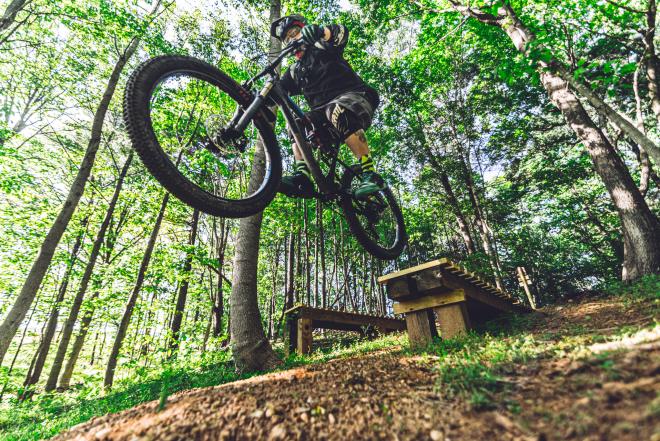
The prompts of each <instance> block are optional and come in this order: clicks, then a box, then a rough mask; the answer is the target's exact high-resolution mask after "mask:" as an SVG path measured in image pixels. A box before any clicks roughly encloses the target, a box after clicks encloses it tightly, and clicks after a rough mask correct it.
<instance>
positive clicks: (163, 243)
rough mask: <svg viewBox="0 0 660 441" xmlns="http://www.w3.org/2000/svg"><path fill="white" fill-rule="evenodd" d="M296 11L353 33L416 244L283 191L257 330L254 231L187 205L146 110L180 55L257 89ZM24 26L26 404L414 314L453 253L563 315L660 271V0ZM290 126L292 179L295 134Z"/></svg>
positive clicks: (261, 257)
mask: <svg viewBox="0 0 660 441" xmlns="http://www.w3.org/2000/svg"><path fill="white" fill-rule="evenodd" d="M3 11H4V12H3ZM274 11H276V13H277V15H276V16H279V15H285V14H292V13H296V14H302V15H304V16H305V17H306V18H307V20H308V21H309V22H311V23H320V24H331V23H341V24H343V25H345V26H346V28H347V29H348V30H349V32H350V34H349V35H350V36H349V42H348V45H347V47H346V50H345V57H346V59H347V60H348V61H349V63H350V64H351V66H352V67H353V68H354V69H355V70H356V71H357V72H358V73H359V75H360V76H361V77H362V78H363V79H364V80H365V81H366V82H367V83H368V84H370V85H371V86H373V87H374V88H376V89H377V91H378V93H379V94H380V98H381V105H380V107H379V108H378V110H377V112H376V116H375V119H374V123H373V126H372V127H371V128H370V129H369V130H368V131H367V138H368V140H369V145H370V146H371V149H372V157H373V158H374V160H375V162H376V169H377V171H378V172H379V173H380V174H381V175H382V176H383V177H384V178H385V179H386V180H387V182H388V183H389V185H390V186H391V188H392V189H393V191H394V193H395V194H396V196H397V198H398V199H399V201H400V203H401V205H402V209H403V213H404V218H405V221H406V227H407V230H408V234H409V244H408V246H407V247H406V249H405V251H404V252H403V254H402V255H401V256H400V257H399V258H398V259H397V260H395V261H380V260H378V259H375V258H374V257H372V256H371V255H369V254H368V253H367V252H365V251H364V250H363V249H362V248H361V247H360V246H359V245H358V244H357V242H356V241H355V240H354V239H353V238H352V237H351V236H350V234H349V233H348V227H347V225H346V222H345V220H344V218H343V217H342V215H341V213H340V212H339V210H338V209H337V207H336V206H333V205H329V204H321V203H319V202H318V201H316V200H313V199H309V200H307V199H305V200H301V199H292V198H287V197H285V196H283V195H278V196H277V197H276V198H275V199H274V201H273V202H272V203H271V204H270V205H269V206H268V207H267V208H266V210H265V211H264V212H263V218H262V219H259V225H258V228H257V234H256V235H254V237H253V238H252V239H253V240H252V242H249V243H251V244H252V245H251V246H252V247H253V248H254V250H258V253H257V252H256V251H255V252H254V253H253V259H254V264H255V266H256V271H254V274H252V275H251V276H250V277H252V278H253V279H254V280H253V282H254V290H253V291H254V292H253V294H251V295H254V299H255V302H256V303H255V304H256V305H257V306H258V311H252V312H253V313H254V314H256V315H253V316H250V319H249V320H248V319H246V318H245V317H244V316H242V315H240V314H239V316H238V317H236V316H234V315H232V305H234V304H235V303H234V302H235V300H233V299H232V300H230V298H231V297H232V295H234V294H232V289H233V287H234V285H235V284H237V283H243V281H244V280H247V279H245V278H244V277H237V276H236V273H235V270H236V268H237V263H236V262H238V261H239V260H240V259H239V260H237V259H236V256H237V252H238V249H239V248H240V247H239V246H237V244H238V242H239V239H238V238H239V236H240V230H241V228H243V227H241V225H242V224H241V222H242V221H241V220H232V219H225V218H219V217H213V216H210V215H206V214H204V213H200V212H199V211H197V210H193V209H192V208H190V207H188V206H186V205H185V204H183V203H182V202H180V201H179V200H178V199H176V198H174V197H170V196H169V195H168V193H167V192H166V191H164V190H163V188H162V187H161V186H160V185H159V184H158V182H157V181H156V180H155V179H154V178H153V177H152V176H151V175H150V174H149V173H148V172H147V170H146V169H145V167H144V165H143V164H142V163H141V161H140V160H138V158H137V157H136V156H135V155H134V153H133V148H132V146H131V143H130V141H129V138H128V136H127V133H126V130H125V124H124V121H123V117H122V100H123V92H124V89H125V86H126V81H127V78H128V77H129V75H130V74H131V72H132V71H134V70H135V69H136V67H137V66H138V65H139V64H140V63H142V62H144V61H145V60H147V59H149V58H151V57H154V56H158V55H163V54H181V55H189V56H193V57H196V58H199V59H201V60H204V61H206V62H208V63H210V64H212V65H213V66H215V67H217V68H219V69H220V70H222V71H224V72H226V73H227V74H228V75H230V76H231V77H232V78H234V79H236V80H237V81H238V82H242V81H244V80H246V79H247V78H249V77H250V76H251V75H254V74H255V73H257V72H258V71H259V70H260V68H263V66H265V64H266V61H267V57H268V54H269V52H271V51H272V50H273V46H272V44H273V43H272V41H271V40H270V39H269V32H268V30H269V27H270V21H271V19H272V18H273V12H274ZM0 13H3V16H2V19H1V20H0V237H2V240H0V318H1V319H2V321H3V322H2V324H1V325H0V362H2V365H1V368H0V388H1V390H2V392H0V397H1V396H4V397H5V400H6V399H7V397H9V396H13V397H22V398H23V399H25V398H26V397H27V396H29V395H30V394H32V393H34V391H42V390H44V389H45V390H47V391H52V390H55V389H57V390H63V389H66V388H68V387H70V386H71V385H75V384H80V383H88V384H95V385H96V386H101V385H105V386H106V387H110V386H112V385H113V382H115V381H124V380H126V379H129V378H131V377H132V376H134V375H137V373H145V372H149V371H150V370H153V369H157V368H159V366H161V365H162V363H163V360H172V359H176V358H177V357H178V359H179V360H187V361H189V360H198V359H202V358H204V357H212V356H213V355H212V354H214V353H218V351H221V350H224V349H225V348H226V347H227V346H228V345H230V346H231V345H232V344H238V345H239V346H240V344H241V338H243V337H240V336H238V337H237V336H236V335H232V334H233V333H232V332H230V330H232V329H235V328H232V320H234V321H235V322H234V326H237V323H238V322H241V323H244V322H245V323H248V324H249V326H250V327H253V328H254V327H255V326H256V327H257V328H259V333H261V334H263V336H264V337H265V339H266V340H267V341H274V340H277V339H280V340H281V339H282V333H283V311H284V310H285V309H287V308H289V307H291V306H293V305H294V304H299V303H304V304H308V305H314V306H319V307H324V308H336V309H343V310H351V311H354V312H364V313H370V314H378V315H386V314H390V313H391V301H389V300H388V299H387V298H386V296H385V293H384V291H383V288H382V287H380V286H379V285H378V284H377V281H376V279H377V277H378V276H380V275H382V274H385V273H387V272H390V271H393V270H395V269H402V268H406V267H408V266H411V265H416V264H419V263H423V262H426V261H429V260H432V259H436V258H441V257H448V258H450V259H452V260H453V261H456V262H460V263H461V264H462V265H464V266H465V267H467V268H468V269H470V270H471V271H474V272H476V273H479V274H481V275H483V277H485V278H487V279H488V280H489V281H490V282H492V283H493V284H494V285H497V286H498V287H501V288H502V289H504V290H507V291H508V292H510V293H511V294H512V295H513V296H515V297H516V298H518V299H519V300H520V301H524V302H527V300H526V297H525V294H524V292H523V291H522V290H521V288H520V286H519V280H518V277H517V268H519V267H523V268H524V269H525V270H526V272H527V274H528V275H529V279H530V287H531V290H532V292H533V293H534V295H535V296H536V301H537V302H538V303H539V304H550V303H553V302H556V301H558V300H559V299H562V298H566V297H570V296H573V295H575V294H576V293H578V292H583V291H588V290H595V289H598V287H599V286H602V285H603V284H605V283H607V282H609V281H612V280H617V279H618V280H621V279H622V280H624V281H635V280H638V279H641V278H643V277H645V276H648V275H651V274H654V273H658V271H659V268H660V246H659V245H660V224H659V222H658V213H660V202H659V201H660V199H659V195H660V178H659V177H658V176H659V175H658V165H659V164H660V162H659V161H660V149H659V147H658V137H659V135H660V134H659V132H658V121H660V96H659V95H658V94H659V93H660V92H659V88H658V86H659V84H658V83H659V80H660V77H659V75H658V69H659V68H660V65H659V63H658V57H657V53H656V44H657V36H656V32H655V20H656V18H655V16H656V4H655V0H631V1H628V2H624V1H621V2H619V1H615V0H598V1H596V0H591V1H584V0H568V1H566V0H563V1H556V0H542V1H528V0H515V1H504V2H499V1H495V2H491V1H481V0H480V1H476V2H475V1H472V2H467V1H458V0H409V1H387V0H378V1H372V0H342V1H335V0H322V1H321V0H319V1H316V0H296V1H288V0H287V1H282V2H280V1H279V0H272V1H262V0H250V1H248V2H238V1H233V0H203V1H195V2H193V1H187V0H170V1H161V0H152V1H137V0H127V1H125V0H76V1H71V0H65V1H61V2H52V1H47V0H23V1H21V0H13V1H5V2H4V3H3V6H2V10H0ZM288 63H290V60H288V61H286V64H288ZM286 64H285V65H286ZM299 104H300V105H302V106H304V103H303V102H302V101H300V102H299ZM275 131H276V134H277V137H278V141H279V142H280V145H281V147H282V151H283V157H284V168H285V173H286V172H287V171H289V172H290V171H291V169H292V166H293V157H292V155H291V141H290V139H289V138H288V136H287V130H286V127H285V125H284V121H283V119H282V117H281V116H279V117H278V120H277V123H276V127H275ZM341 155H342V157H343V158H344V159H346V160H347V161H349V162H350V161H352V157H351V156H350V154H349V152H348V151H347V149H345V148H344V151H342V153H341ZM255 243H256V245H255ZM257 257H258V261H257V260H256V259H257ZM239 306H240V305H239ZM237 307H238V306H237ZM255 317H256V319H255ZM255 322H256V323H255ZM261 334H259V335H261ZM236 338H238V341H237V340H235V339H236ZM260 338H261V337H260ZM268 348H270V344H268ZM234 353H235V355H236V354H240V353H241V350H240V348H238V349H237V348H236V347H234ZM252 357H254V354H252ZM264 357H265V356H264ZM248 358H250V357H248ZM257 358H259V357H257ZM244 363H245V364H246V365H247V366H248V367H259V366H261V367H263V366H266V365H267V364H268V363H269V360H268V359H267V357H265V358H263V359H258V360H254V359H252V360H249V359H246V360H244ZM255 363H256V364H255ZM239 364H240V363H239Z"/></svg>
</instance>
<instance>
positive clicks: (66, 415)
mask: <svg viewBox="0 0 660 441" xmlns="http://www.w3.org/2000/svg"><path fill="white" fill-rule="evenodd" d="M600 291H601V292H603V293H605V295H608V296H615V297H620V298H621V299H622V300H623V301H624V303H627V304H637V303H640V302H645V308H646V307H647V306H646V305H650V308H651V309H652V311H650V312H653V313H656V314H657V311H658V308H659V303H660V277H657V276H653V277H645V278H643V279H642V280H641V281H640V282H638V283H636V284H633V285H626V284H621V283H610V284H607V285H606V286H604V287H601V289H600ZM542 321H543V316H542V315H540V314H533V315H531V314H530V315H524V316H506V317H503V318H500V319H498V320H497V321H492V322H490V323H488V324H486V325H485V326H482V327H481V328H479V329H476V330H473V331H471V332H470V333H468V334H467V335H464V336H461V337H457V338H453V339H447V340H440V339H438V340H436V341H434V342H432V343H431V344H430V345H429V346H427V347H425V348H422V349H420V350H411V349H410V348H409V347H408V342H407V337H406V336H405V334H392V335H387V336H383V337H381V338H378V339H374V340H359V341H357V342H354V343H352V344H350V345H348V346H347V345H345V344H343V345H342V344H335V345H333V346H331V347H329V348H326V349H323V350H317V351H316V352H314V353H312V354H310V355H304V356H298V355H290V356H288V357H287V356H285V355H284V350H283V348H282V346H281V345H280V346H278V347H276V348H275V349H276V350H277V351H278V353H279V354H280V356H281V357H282V359H283V360H284V362H283V364H282V367H281V369H287V368H292V367H299V366H304V365H308V364H316V363H324V362H326V361H329V360H331V359H336V358H345V357H351V356H359V355H361V354H365V353H369V352H374V351H379V350H388V351H390V352H395V353H396V352H398V353H401V354H403V355H413V356H415V357H416V358H418V359H419V360H420V362H422V363H427V364H429V365H431V366H432V367H433V369H434V371H435V372H436V373H437V375H438V378H439V380H438V384H437V390H438V392H439V393H441V394H442V395H443V396H445V397H448V398H452V397H453V398H461V399H465V400H466V401H467V402H469V403H470V404H471V405H472V407H473V408H475V409H490V408H494V407H496V402H497V406H503V405H504V406H506V407H507V408H508V409H509V410H511V411H513V412H515V411H516V408H517V406H518V404H517V403H514V402H507V401H506V398H504V399H503V398H502V395H506V394H499V395H498V398H497V401H496V399H495V394H497V393H498V392H502V391H505V390H506V389H507V387H509V384H510V382H509V381H508V380H507V376H509V375H510V374H511V373H512V372H513V369H514V368H515V366H516V365H520V364H524V363H527V362H528V361H530V360H533V359H538V358H541V357H564V356H570V355H571V354H573V356H577V355H575V354H581V355H579V356H587V355H584V354H586V353H588V351H586V352H585V348H587V347H588V345H590V344H593V343H596V342H599V341H602V340H603V338H604V337H603V336H601V335H597V334H593V333H588V332H584V333H578V332H569V331H570V329H569V328H567V329H565V330H563V331H562V332H561V333H554V334H552V335H546V334H544V333H543V332H540V333H538V332H537V333H535V332H533V330H534V329H535V328H538V326H537V325H538V324H539V323H540V322H542ZM637 330H639V327H635V328H628V327H624V328H622V329H621V330H620V331H619V332H618V333H615V335H614V336H613V337H612V336H611V337H608V339H611V338H625V335H626V334H630V333H633V332H635V331H637ZM537 331H538V329H537ZM605 356H606V355H605ZM602 363H603V368H604V369H606V368H607V367H608V365H607V359H606V358H604V359H603V361H602ZM256 374H258V373H257V372H254V373H248V374H243V375H238V374H237V373H236V372H235V370H234V365H233V362H232V361H231V354H230V353H229V351H225V352H217V353H215V354H209V355H208V356H207V357H206V358H204V359H202V360H196V361H194V362H192V361H191V362H185V361H181V362H175V363H173V364H167V365H163V366H162V367H161V368H160V369H157V370H153V371H150V372H148V371H146V370H136V371H135V374H134V375H132V376H131V377H130V378H128V379H124V380H121V381H118V382H117V383H116V384H115V386H114V388H113V389H112V391H111V392H108V393H104V392H103V390H102V389H101V388H100V387H99V386H94V385H98V384H100V381H98V379H95V380H96V381H86V382H85V385H84V386H77V387H74V388H73V389H71V390H70V391H67V392H65V393H57V394H55V393H50V394H47V393H40V394H36V395H35V396H34V398H33V400H32V401H29V402H26V403H17V402H15V401H14V402H11V403H9V404H5V405H4V407H1V408H0V439H3V440H19V439H20V440H33V439H42V438H48V437H51V436H54V435H55V434H57V433H59V432H61V431H62V430H65V429H67V428H69V427H72V426H74V425H76V424H79V423H81V422H84V421H88V420H89V419H91V418H93V417H95V416H99V415H105V414H108V413H115V412H119V411H121V410H124V409H128V408H131V407H134V406H136V405H138V404H141V403H144V402H147V401H152V400H158V401H159V408H160V409H163V408H165V407H166V406H167V400H168V397H169V396H170V395H171V394H173V393H176V392H178V391H182V390H186V389H192V388H199V387H207V386H215V385H219V384H223V383H227V382H231V381H235V380H238V379H241V378H247V377H250V376H253V375H256ZM88 380H91V379H88ZM659 399H660V398H659ZM658 409H660V406H659V405H658V400H656V401H654V404H653V406H652V408H651V409H649V410H648V411H649V412H651V413H653V414H656V413H658Z"/></svg>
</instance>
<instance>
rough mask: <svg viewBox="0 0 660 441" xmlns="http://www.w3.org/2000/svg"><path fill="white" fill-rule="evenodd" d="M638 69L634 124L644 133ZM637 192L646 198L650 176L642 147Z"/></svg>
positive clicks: (635, 79) (635, 88)
mask: <svg viewBox="0 0 660 441" xmlns="http://www.w3.org/2000/svg"><path fill="white" fill-rule="evenodd" d="M639 68H640V65H639V64H638V65H637V69H635V74H634V76H633V91H634V92H635V114H636V118H637V121H636V124H637V128H638V129H639V130H640V131H642V132H643V133H646V128H645V127H644V114H643V113H642V98H641V97H640V96H639ZM639 168H640V170H639V175H640V176H639V192H640V193H641V194H642V196H646V192H647V191H648V189H649V177H650V176H651V161H650V160H649V155H648V153H646V150H644V148H643V147H641V146H640V147H639Z"/></svg>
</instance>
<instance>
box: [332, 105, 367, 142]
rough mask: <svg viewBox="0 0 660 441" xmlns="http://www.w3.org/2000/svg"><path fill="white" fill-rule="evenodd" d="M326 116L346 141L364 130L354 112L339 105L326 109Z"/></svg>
mask: <svg viewBox="0 0 660 441" xmlns="http://www.w3.org/2000/svg"><path fill="white" fill-rule="evenodd" d="M325 116H326V118H328V121H330V124H332V126H333V127H334V128H335V129H337V131H338V132H339V133H341V135H342V136H343V137H344V139H346V138H348V136H349V135H352V134H353V133H355V132H357V131H358V130H360V129H362V128H363V127H362V122H361V121H360V119H359V118H358V117H357V116H356V115H355V114H354V113H353V112H351V111H350V110H348V109H347V108H345V107H344V106H342V105H340V104H337V103H332V104H330V105H329V106H328V107H327V108H326V109H325Z"/></svg>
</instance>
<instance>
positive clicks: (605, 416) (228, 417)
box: [55, 300, 660, 441]
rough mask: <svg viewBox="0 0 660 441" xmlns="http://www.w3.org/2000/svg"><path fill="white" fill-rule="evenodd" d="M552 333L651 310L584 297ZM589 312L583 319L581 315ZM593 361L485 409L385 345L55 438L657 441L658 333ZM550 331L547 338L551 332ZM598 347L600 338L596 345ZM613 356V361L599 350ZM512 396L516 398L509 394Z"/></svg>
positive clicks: (615, 324)
mask: <svg viewBox="0 0 660 441" xmlns="http://www.w3.org/2000/svg"><path fill="white" fill-rule="evenodd" d="M547 313H548V315H547V316H546V317H545V318H544V319H543V320H542V322H543V324H542V325H539V326H538V329H535V331H536V332H538V333H539V334H540V333H543V334H544V335H545V336H546V338H552V336H553V335H556V336H557V338H559V336H560V335H562V334H565V333H567V332H569V330H575V329H576V327H581V329H586V330H587V332H588V331H593V332H594V333H605V334H607V333H609V332H611V331H613V330H616V329H618V328H619V327H621V326H623V325H626V324H635V325H639V324H640V323H642V324H648V323H649V322H652V320H653V317H648V316H647V315H645V311H644V309H643V308H639V307H638V308H636V309H635V308H628V309H626V308H625V307H624V306H623V305H622V304H621V303H617V302H615V301H606V300H595V301H594V300H587V301H584V302H581V303H576V304H569V305H568V306H565V307H563V308H560V309H556V308H555V309H551V310H548V311H547ZM585 317H586V318H585ZM655 329H656V331H649V332H646V334H644V333H642V334H640V335H639V336H638V338H636V339H634V338H633V339H630V341H623V342H621V343H619V347H616V348H614V347H608V346H607V345H605V346H603V347H592V348H591V349H592V350H593V351H594V352H596V355H595V356H593V357H590V358H589V359H586V360H581V361H575V360H574V359H573V358H568V357H558V358H546V359H538V360H533V361H531V362H529V363H526V364H525V365H516V366H515V367H513V369H512V370H511V372H510V374H509V375H507V376H506V378H505V379H504V381H505V382H507V383H508V385H509V387H508V388H507V392H506V395H504V393H502V396H501V397H496V398H499V399H501V400H502V401H503V402H504V401H507V400H508V402H516V403H519V407H518V408H517V410H516V409H512V410H514V412H515V413H511V412H510V411H509V410H506V409H508V407H505V406H502V407H501V409H498V410H496V411H488V412H477V411H474V410H471V409H470V406H469V405H468V404H467V403H465V402H463V401H461V400H448V399H446V398H445V397H444V394H443V391H442V387H441V386H439V382H438V378H437V374H436V373H435V372H434V370H433V369H432V368H431V365H430V364H428V363H424V362H419V361H418V360H416V359H415V358H414V357H412V358H411V357H406V356H402V355H401V354H398V353H396V351H390V352H387V351H385V352H378V353H372V354H369V355H365V356H360V357H356V358H351V359H343V360H334V361H331V362H328V363H325V364H321V365H314V366H308V367H304V368H298V369H293V370H288V371H284V372H278V373H273V374H268V375H263V376H259V377H254V378H251V379H248V380H242V381H238V382H235V383H230V384H226V385H222V386H218V387H213V388H206V389H198V390H191V391H186V392H182V393H179V394H176V395H173V396H171V397H170V398H169V400H168V403H167V406H166V407H165V409H164V410H162V411H160V412H158V411H157V407H158V403H157V402H151V403H146V404H144V405H141V406H138V407H136V408H134V409H131V410H128V411H125V412H122V413H119V414H115V415H108V416H104V417H100V418H95V419H93V420H91V421H89V422H87V423H84V424H81V425H79V426H76V427H74V428H73V429H71V430H70V431H68V432H66V433H64V434H62V435H60V436H58V437H56V438H55V439H57V440H65V439H66V440H184V439H185V440H188V439H197V440H243V439H245V440H252V439H263V440H325V439H327V440H363V439H364V440H371V439H375V440H380V439H382V440H412V439H420V440H428V439H431V440H434V441H438V440H445V441H449V440H451V441H456V440H482V439H498V440H559V439H562V440H563V439H580V440H603V439H613V440H614V439H616V440H653V441H658V440H660V422H659V417H660V400H659V399H658V397H659V396H660V395H659V394H660V380H659V378H660V375H659V374H660V332H657V329H658V328H657V327H656V328H655ZM548 335H549V336H550V337H547V336H548ZM596 346H597V345H596ZM613 349H616V350H618V352H616V353H615V354H612V353H609V354H608V356H607V359H606V360H604V359H601V358H599V357H598V352H599V351H600V352H603V351H611V350H613ZM512 400H513V401H512Z"/></svg>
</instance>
